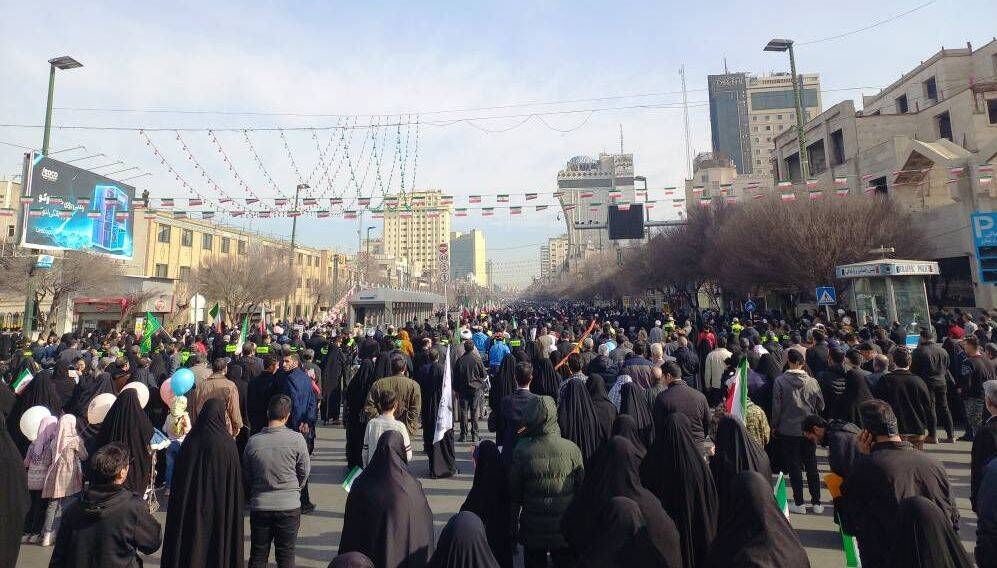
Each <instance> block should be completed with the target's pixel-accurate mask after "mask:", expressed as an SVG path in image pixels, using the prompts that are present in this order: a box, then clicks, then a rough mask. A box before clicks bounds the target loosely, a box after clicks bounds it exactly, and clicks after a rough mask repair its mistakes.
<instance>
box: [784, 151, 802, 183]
mask: <svg viewBox="0 0 997 568" xmlns="http://www.w3.org/2000/svg"><path fill="white" fill-rule="evenodd" d="M784 162H785V170H784V172H783V173H784V174H785V175H784V177H783V179H787V178H788V179H789V180H790V181H800V180H801V179H802V178H803V174H802V173H801V171H800V154H799V153H798V152H797V153H796V154H792V155H791V156H787V157H786V159H785V160H784Z"/></svg>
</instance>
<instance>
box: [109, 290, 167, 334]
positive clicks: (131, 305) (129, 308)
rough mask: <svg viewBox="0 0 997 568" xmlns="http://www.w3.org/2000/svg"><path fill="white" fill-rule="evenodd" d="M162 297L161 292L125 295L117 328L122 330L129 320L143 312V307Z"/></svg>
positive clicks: (141, 291)
mask: <svg viewBox="0 0 997 568" xmlns="http://www.w3.org/2000/svg"><path fill="white" fill-rule="evenodd" d="M159 295H160V291H159V290H139V291H137V292H132V293H130V294H126V295H125V303H124V306H123V307H122V309H121V317H120V318H118V324H117V326H116V327H117V328H118V329H121V327H122V326H123V325H125V322H126V321H127V320H128V318H130V317H132V316H134V315H136V314H138V313H139V312H141V311H142V306H143V305H144V304H145V303H146V302H148V301H149V300H151V299H153V298H156V297H158V296H159Z"/></svg>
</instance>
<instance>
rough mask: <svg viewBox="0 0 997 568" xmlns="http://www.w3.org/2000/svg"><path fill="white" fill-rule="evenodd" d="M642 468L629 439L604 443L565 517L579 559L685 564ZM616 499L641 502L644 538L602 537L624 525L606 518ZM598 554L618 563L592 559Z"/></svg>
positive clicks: (669, 521) (566, 534) (676, 536)
mask: <svg viewBox="0 0 997 568" xmlns="http://www.w3.org/2000/svg"><path fill="white" fill-rule="evenodd" d="M639 468H640V456H639V453H638V451H637V449H636V448H635V447H634V445H633V444H632V443H630V441H629V440H627V439H625V438H622V437H618V436H614V437H613V438H611V439H610V440H609V441H608V442H606V444H605V445H604V446H603V447H602V449H600V450H599V452H598V453H597V454H596V456H595V457H594V458H593V459H592V465H591V467H590V468H589V469H588V471H587V472H586V475H585V481H583V482H582V486H581V489H579V491H578V493H577V494H576V495H575V498H574V500H572V502H571V505H569V506H568V509H567V510H566V511H565V512H564V516H563V517H562V520H561V530H562V532H563V533H564V537H565V539H566V540H567V541H568V544H570V545H571V546H572V548H574V550H575V552H576V555H577V557H578V558H580V559H583V560H587V561H588V562H587V563H586V565H590V566H620V567H621V568H622V567H624V566H647V567H655V566H666V567H672V568H679V567H680V566H682V557H681V555H680V554H679V550H680V546H679V533H678V531H677V530H676V528H675V523H674V522H672V519H671V518H670V517H669V516H668V515H667V514H666V513H665V510H664V509H663V508H662V506H661V502H660V501H659V500H658V499H657V498H656V497H655V496H654V494H653V493H651V492H650V491H648V490H647V489H646V488H645V487H644V486H643V485H641V482H640V474H639ZM615 497H625V498H627V499H630V500H632V501H633V502H634V503H635V504H636V505H637V507H638V509H639V511H640V516H641V524H642V525H643V527H644V528H645V529H646V530H644V531H643V533H644V534H643V535H642V539H641V540H640V542H638V543H632V542H631V543H628V542H608V541H607V540H606V539H604V538H602V537H603V536H604V534H617V535H618V533H617V530H618V529H619V528H621V527H615V526H613V523H612V522H607V518H606V517H607V516H608V515H609V514H610V505H611V500H612V499H613V498H615ZM624 534H625V533H624ZM632 537H633V535H630V538H632ZM627 544H629V546H626V545H627ZM609 553H612V554H611V555H610V554H609ZM595 555H599V556H600V558H602V559H603V560H605V561H609V560H613V561H614V562H613V563H607V562H603V561H600V562H598V563H593V562H592V560H591V559H592V558H593V556H595Z"/></svg>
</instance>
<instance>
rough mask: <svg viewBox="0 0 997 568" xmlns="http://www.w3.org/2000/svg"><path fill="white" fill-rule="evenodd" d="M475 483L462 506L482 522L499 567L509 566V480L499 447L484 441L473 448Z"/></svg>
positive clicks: (510, 567)
mask: <svg viewBox="0 0 997 568" xmlns="http://www.w3.org/2000/svg"><path fill="white" fill-rule="evenodd" d="M475 455H476V460H475V465H474V483H473V484H472V485H471V490H470V491H469V492H468V494H467V499H465V500H464V504H463V505H461V507H460V510H461V511H470V512H472V513H474V514H475V515H477V516H478V517H479V518H480V519H481V521H482V522H483V523H484V524H485V534H486V535H487V536H488V545H489V546H490V547H491V549H492V554H494V555H495V560H497V561H498V565H499V566H501V567H502V568H512V553H513V548H514V547H513V543H512V539H511V538H510V535H509V527H510V526H511V525H510V524H509V523H510V521H509V517H510V511H509V480H508V479H507V478H506V475H505V467H503V465H502V461H501V459H502V458H501V455H500V454H499V449H498V446H496V445H495V442H493V441H491V440H484V441H482V442H481V443H480V444H478V448H477V449H476V450H475Z"/></svg>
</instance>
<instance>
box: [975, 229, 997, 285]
mask: <svg viewBox="0 0 997 568" xmlns="http://www.w3.org/2000/svg"><path fill="white" fill-rule="evenodd" d="M972 226H973V245H974V247H975V248H976V259H977V261H978V262H979V267H980V283H981V284H997V212H994V211H988V212H986V213H981V212H977V213H973V216H972Z"/></svg>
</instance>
